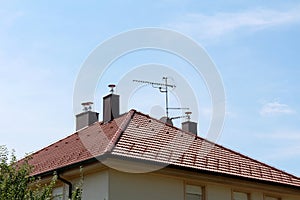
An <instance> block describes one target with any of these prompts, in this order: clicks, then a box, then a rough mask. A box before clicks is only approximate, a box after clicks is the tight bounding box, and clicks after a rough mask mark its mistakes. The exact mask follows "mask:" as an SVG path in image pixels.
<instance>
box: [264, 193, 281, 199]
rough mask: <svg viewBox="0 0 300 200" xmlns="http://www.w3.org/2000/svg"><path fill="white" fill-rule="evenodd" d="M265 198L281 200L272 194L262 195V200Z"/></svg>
mask: <svg viewBox="0 0 300 200" xmlns="http://www.w3.org/2000/svg"><path fill="white" fill-rule="evenodd" d="M267 197H270V198H275V199H277V200H282V198H281V197H280V196H277V195H273V194H264V200H266V199H267Z"/></svg>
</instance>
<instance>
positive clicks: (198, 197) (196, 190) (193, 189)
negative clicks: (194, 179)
mask: <svg viewBox="0 0 300 200" xmlns="http://www.w3.org/2000/svg"><path fill="white" fill-rule="evenodd" d="M202 199H203V187H201V186H196V185H186V186H185V200H202Z"/></svg>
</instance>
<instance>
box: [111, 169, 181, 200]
mask: <svg viewBox="0 0 300 200" xmlns="http://www.w3.org/2000/svg"><path fill="white" fill-rule="evenodd" d="M182 186H183V182H182V181H181V180H177V179H172V178H167V177H163V176H154V175H148V174H128V173H122V172H118V171H115V170H110V173H109V187H110V198H109V200H127V199H128V200H183V199H184V188H183V187H182Z"/></svg>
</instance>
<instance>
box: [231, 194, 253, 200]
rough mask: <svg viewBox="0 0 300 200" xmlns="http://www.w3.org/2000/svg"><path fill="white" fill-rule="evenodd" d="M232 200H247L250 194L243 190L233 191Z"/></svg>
mask: <svg viewBox="0 0 300 200" xmlns="http://www.w3.org/2000/svg"><path fill="white" fill-rule="evenodd" d="M232 194H233V198H232V199H233V200H249V199H250V198H249V197H250V194H248V193H245V192H233V193H232Z"/></svg>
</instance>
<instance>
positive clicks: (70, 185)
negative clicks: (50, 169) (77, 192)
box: [57, 174, 73, 199]
mask: <svg viewBox="0 0 300 200" xmlns="http://www.w3.org/2000/svg"><path fill="white" fill-rule="evenodd" d="M57 179H58V180H60V181H62V182H63V183H65V184H67V185H68V188H69V191H68V198H69V199H71V198H72V190H73V186H72V183H71V182H70V181H67V180H66V179H64V178H62V177H60V176H59V174H57Z"/></svg>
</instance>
